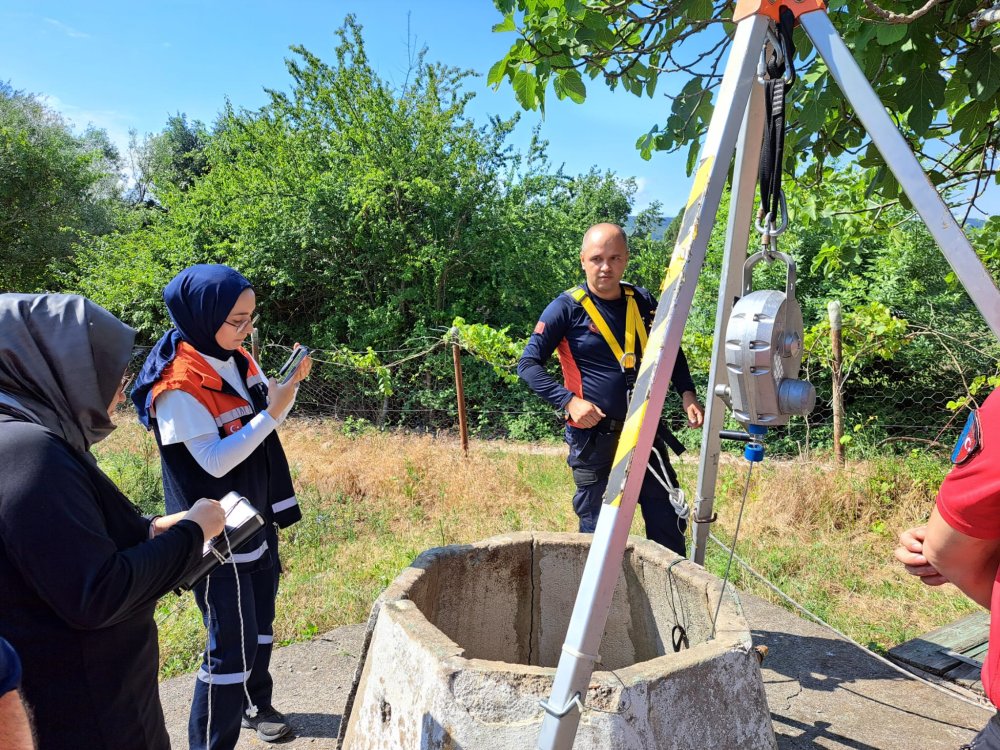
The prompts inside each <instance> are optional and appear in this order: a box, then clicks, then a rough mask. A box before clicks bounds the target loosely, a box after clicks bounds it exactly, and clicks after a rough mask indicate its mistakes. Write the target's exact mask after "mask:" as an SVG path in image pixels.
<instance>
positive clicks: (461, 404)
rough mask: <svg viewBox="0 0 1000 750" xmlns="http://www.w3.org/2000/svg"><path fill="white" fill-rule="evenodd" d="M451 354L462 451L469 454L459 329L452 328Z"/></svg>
mask: <svg viewBox="0 0 1000 750" xmlns="http://www.w3.org/2000/svg"><path fill="white" fill-rule="evenodd" d="M451 356H452V358H453V359H454V360H455V397H456V398H457V399H458V434H459V435H460V436H461V438H462V452H464V453H465V455H466V456H468V455H469V424H468V421H467V420H466V417H465V389H464V388H463V386H462V347H461V346H459V343H458V329H457V328H452V329H451Z"/></svg>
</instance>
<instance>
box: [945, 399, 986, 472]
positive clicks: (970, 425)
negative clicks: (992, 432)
mask: <svg viewBox="0 0 1000 750" xmlns="http://www.w3.org/2000/svg"><path fill="white" fill-rule="evenodd" d="M982 447H983V435H982V430H981V429H980V427H979V412H978V411H973V412H972V413H971V414H969V418H968V419H967V420H966V422H965V428H964V429H963V430H962V434H961V435H959V437H958V442H957V443H956V444H955V450H953V451H952V452H951V462H952V463H953V464H955V465H956V466H958V465H961V464H964V463H965V462H967V461H968V460H969V459H970V458H972V457H973V456H974V455H976V454H977V453H979V451H980V449H981V448H982Z"/></svg>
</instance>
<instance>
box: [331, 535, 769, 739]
mask: <svg viewBox="0 0 1000 750" xmlns="http://www.w3.org/2000/svg"><path fill="white" fill-rule="evenodd" d="M590 541H591V537H590V536H589V535H582V534H541V533H537V534H532V533H521V534H510V535H505V536H498V537H493V538H492V539H487V540H485V541H483V542H478V543H476V544H472V545H458V546H451V547H441V548H437V549H431V550H428V551H427V552H424V553H423V554H421V555H420V556H419V557H418V558H417V559H416V560H414V562H413V564H412V565H411V566H410V567H409V568H407V569H406V570H404V571H403V572H402V573H401V574H400V575H399V577H398V578H396V580H395V581H393V583H392V584H390V586H389V587H388V588H387V589H386V590H385V591H384V592H383V594H382V596H381V597H379V600H378V601H377V602H376V604H375V606H374V607H373V608H372V615H371V617H370V618H369V621H368V632H367V634H366V637H365V646H364V651H363V653H362V655H361V658H360V661H359V666H358V670H357V673H356V675H355V679H354V685H353V687H352V691H351V695H350V697H349V699H348V704H347V708H346V710H345V712H344V718H343V720H342V722H341V731H340V734H341V736H340V741H341V747H342V748H344V749H345V750H367V749H371V750H432V749H440V750H445V749H447V750H511V749H512V748H517V749H518V750H521V749H526V750H528V749H530V748H534V747H536V743H537V739H538V731H539V728H540V727H541V722H542V716H543V711H542V709H541V707H540V706H539V705H538V701H539V700H540V699H546V698H548V697H549V691H550V690H551V687H552V680H553V677H554V675H555V667H556V664H557V662H558V659H559V653H560V650H561V648H562V643H563V639H564V637H565V634H566V629H567V627H568V625H569V618H570V614H571V613H572V610H573V604H574V601H575V599H576V591H577V588H578V587H579V584H580V578H581V576H582V574H583V568H584V563H585V562H586V559H587V553H588V551H589V549H590ZM721 592H722V582H721V581H720V580H719V579H718V578H716V577H715V576H712V575H710V574H708V573H706V572H705V571H704V570H703V569H702V568H701V567H699V566H697V565H695V564H694V563H691V562H689V561H687V560H684V559H683V558H678V557H677V556H676V555H675V554H674V553H672V552H670V551H669V550H666V549H665V548H663V547H661V546H659V545H658V544H655V543H653V542H649V541H646V540H644V539H638V538H630V540H629V544H628V547H627V549H626V552H625V559H624V564H623V566H622V571H621V573H620V574H619V576H618V584H617V587H616V589H615V594H614V600H613V602H612V606H611V612H610V615H609V617H608V624H607V628H606V630H605V633H604V638H603V640H602V642H601V652H600V653H601V659H602V662H601V664H600V665H599V666H598V669H597V671H595V672H594V675H593V678H592V679H591V683H590V687H589V689H588V691H587V695H586V696H585V700H584V703H585V704H586V706H587V708H586V710H585V711H584V712H583V715H582V717H581V720H580V725H579V730H578V732H577V737H576V743H575V745H574V748H576V750H620V749H621V750H623V749H625V748H628V749H630V750H632V749H634V750H647V749H652V748H656V749H657V750H668V749H670V748H674V749H676V750H703V749H704V748H724V749H725V750H740V749H742V748H746V749H748V750H749V749H752V750H765V749H767V748H776V747H777V745H776V743H775V739H774V734H773V732H772V729H771V720H770V714H769V711H768V707H767V702H766V699H765V696H764V687H763V683H762V680H761V675H760V667H759V663H758V660H757V657H756V654H755V652H754V651H753V650H752V648H751V641H750V633H749V629H748V627H747V623H746V621H745V620H744V617H743V612H742V609H741V607H740V604H739V600H738V598H737V597H736V595H735V593H734V592H733V590H732V588H731V587H727V588H726V593H725V596H724V598H723V602H722V607H721V610H720V612H719V617H718V622H717V627H716V633H715V637H714V638H710V637H709V636H710V634H711V629H712V617H713V615H714V614H715V608H716V605H717V604H718V602H719V597H720V594H721ZM677 625H680V626H681V627H683V629H684V632H685V634H686V636H687V641H688V644H689V645H688V647H686V648H685V647H682V648H681V650H680V651H678V652H676V653H675V652H674V649H673V646H672V636H673V633H674V629H675V626H677Z"/></svg>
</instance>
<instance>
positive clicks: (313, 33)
mask: <svg viewBox="0 0 1000 750" xmlns="http://www.w3.org/2000/svg"><path fill="white" fill-rule="evenodd" d="M348 13H354V14H355V15H356V16H357V17H358V20H359V21H360V23H361V24H362V25H363V27H364V35H365V41H366V48H367V50H368V54H369V57H370V59H371V60H372V62H373V64H374V65H375V67H376V68H377V69H378V71H379V73H380V74H381V75H382V77H383V78H386V79H388V80H390V81H397V82H399V81H402V80H403V78H404V76H405V74H406V70H407V62H408V59H409V51H408V39H409V40H410V42H411V44H412V45H415V46H416V47H417V48H419V47H423V46H426V47H427V48H428V51H429V52H428V54H429V59H431V60H437V61H440V62H444V63H447V64H448V65H452V66H456V67H461V68H470V69H473V70H475V71H477V72H479V73H481V74H482V76H481V77H480V78H478V79H474V80H471V81H470V82H469V88H470V89H471V90H473V91H475V92H476V94H477V96H476V98H475V100H474V101H473V102H472V104H471V105H470V108H469V110H468V112H469V114H470V115H471V116H472V117H473V118H474V119H476V120H477V121H478V122H485V121H486V117H487V116H488V115H490V114H499V115H503V116H509V115H511V114H513V113H514V112H517V111H519V108H518V107H517V105H516V103H515V101H514V96H513V92H512V91H511V90H510V88H509V86H507V85H506V84H505V85H503V86H502V87H501V88H500V90H499V91H496V92H495V91H493V90H491V89H489V88H487V86H486V81H485V74H486V72H487V71H488V70H489V68H490V66H491V65H492V64H493V63H494V62H495V61H496V60H497V59H499V58H500V57H502V56H503V55H504V53H505V52H506V50H507V47H508V46H509V45H510V43H511V42H512V41H513V39H514V36H513V35H512V34H495V33H493V32H492V31H491V29H492V26H493V24H494V23H497V22H499V21H500V20H501V17H500V15H499V14H498V13H497V11H496V10H495V9H494V7H493V4H492V2H491V0H378V1H375V0H371V1H369V2H358V1H357V0H355V1H354V2H344V1H342V0H327V1H326V2H319V1H318V0H312V1H308V0H286V1H285V2H271V1H268V0H243V1H242V2H239V3H236V2H230V1H229V0H200V1H198V2H194V1H192V0H173V1H172V2H148V3H136V2H130V3H124V2H119V1H118V0H114V1H112V2H97V3H82V2H79V1H77V2H69V1H68V0H63V1H61V2H57V1H54V0H51V1H50V0H36V1H34V2H32V1H30V0H5V2H4V3H3V6H2V8H0V80H9V81H10V83H11V84H12V85H13V86H14V87H15V88H17V89H21V90H24V91H28V92H31V93H35V94H39V95H42V96H44V97H47V100H48V102H49V104H50V105H51V106H53V107H55V108H56V109H57V110H59V111H60V112H61V113H62V114H63V115H64V116H65V117H66V118H68V119H69V120H70V121H72V122H73V123H74V125H76V126H77V127H79V128H82V127H85V126H86V125H87V124H88V123H92V124H93V125H95V126H97V127H100V128H103V129H105V130H106V131H107V132H108V133H109V134H110V135H111V137H112V139H113V140H115V142H116V143H118V144H120V145H121V146H124V144H125V143H127V140H128V131H129V129H131V128H134V129H136V130H138V131H139V132H140V133H148V132H157V131H159V130H160V129H162V127H163V126H164V124H165V122H166V119H167V117H168V116H169V115H171V114H174V113H176V112H182V113H185V114H187V115H188V117H189V118H191V119H198V120H202V121H203V122H205V123H208V124H211V123H212V122H213V121H214V119H215V116H216V114H217V113H218V112H219V110H220V109H221V107H222V106H223V103H224V101H225V99H226V98H227V97H228V98H229V100H230V101H231V102H232V103H233V104H234V105H235V106H237V107H247V108H256V107H259V106H261V105H262V104H264V103H265V102H266V100H267V97H266V95H265V93H264V88H265V87H268V88H278V89H284V88H287V87H288V85H289V76H288V74H287V72H286V70H285V64H284V59H285V58H286V57H287V56H288V55H289V54H290V53H289V50H288V48H289V46H290V45H293V44H302V45H305V46H306V47H307V48H308V49H309V50H310V51H311V52H313V53H314V54H317V55H319V56H320V57H321V58H323V59H327V60H332V58H333V48H334V46H335V43H336V39H335V36H334V32H335V30H336V29H337V28H339V27H340V26H341V24H342V23H343V20H344V17H345V15H346V14H348ZM684 82H685V81H684V80H682V79H678V80H675V81H668V82H667V83H666V84H665V86H664V85H661V91H660V92H657V94H656V95H655V96H654V97H653V98H642V99H639V98H637V97H634V96H632V95H630V94H627V93H625V92H622V91H619V92H616V93H612V92H610V91H608V90H607V89H606V88H605V87H604V86H603V85H601V84H599V83H597V82H589V81H588V84H589V85H588V96H587V100H586V102H585V103H584V104H582V105H576V104H573V103H571V102H569V101H562V102H560V101H558V100H556V98H555V96H554V95H552V94H551V92H550V96H549V97H548V102H547V111H546V117H545V119H544V121H542V120H541V118H540V116H539V114H538V113H537V112H526V113H523V114H522V119H521V124H520V125H519V127H518V130H517V131H516V133H515V136H514V138H513V140H512V143H513V144H514V145H515V146H517V147H518V148H520V149H522V150H523V149H524V148H525V147H526V145H527V143H528V141H529V140H530V136H531V129H532V126H533V125H535V124H538V123H539V122H541V132H542V136H543V137H544V138H546V139H547V140H548V141H549V144H550V146H549V155H550V157H551V159H552V161H553V162H554V163H555V164H556V165H560V164H563V165H565V169H566V171H567V172H569V173H571V174H576V173H579V172H584V171H586V170H587V169H589V168H590V167H591V166H592V165H596V166H597V167H599V168H601V169H611V170H613V171H614V172H616V173H617V174H618V175H619V176H622V177H627V176H631V177H635V178H636V180H637V183H638V185H639V193H638V195H637V197H636V208H637V209H640V208H643V207H645V206H646V205H648V203H649V202H650V201H653V200H658V201H660V202H661V203H662V204H663V210H664V213H665V214H666V215H668V216H670V215H673V214H675V213H677V212H678V211H679V210H680V209H681V207H683V205H684V202H685V200H686V198H687V195H688V192H689V190H690V180H689V179H688V177H687V176H686V175H685V171H684V161H685V159H684V155H683V154H664V153H659V154H654V156H653V159H652V160H651V161H648V162H646V161H643V160H642V159H641V158H640V157H639V154H638V152H637V151H636V150H635V147H634V144H635V141H636V138H638V137H639V135H641V134H642V133H644V132H646V130H648V128H649V127H650V126H651V125H653V124H654V123H657V122H662V121H663V119H664V118H665V116H666V114H667V111H668V108H669V100H668V99H666V97H665V96H664V95H663V92H664V91H674V92H675V91H677V90H679V89H680V87H681V86H682V85H683V84H684ZM991 193H992V195H991V196H990V198H991V200H989V201H987V202H986V205H989V207H990V208H991V209H992V210H994V211H995V212H1000V190H997V189H995V188H993V189H992V190H991Z"/></svg>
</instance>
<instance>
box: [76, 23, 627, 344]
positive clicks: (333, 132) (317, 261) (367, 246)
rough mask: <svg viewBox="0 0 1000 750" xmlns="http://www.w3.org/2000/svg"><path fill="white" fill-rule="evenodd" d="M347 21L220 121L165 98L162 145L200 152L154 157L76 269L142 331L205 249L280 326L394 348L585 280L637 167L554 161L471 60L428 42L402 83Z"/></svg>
mask: <svg viewBox="0 0 1000 750" xmlns="http://www.w3.org/2000/svg"><path fill="white" fill-rule="evenodd" d="M339 38H340V42H339V44H338V46H337V48H336V50H335V52H334V59H333V60H332V62H330V63H327V62H325V61H324V60H322V59H321V58H320V57H318V56H317V55H315V54H313V53H311V52H310V51H309V50H306V49H305V48H302V47H295V48H293V50H292V51H293V55H292V57H290V58H289V59H288V61H287V67H288V72H289V75H290V78H291V83H290V86H289V87H288V88H287V90H280V91H279V90H274V91H270V97H271V101H270V103H269V104H268V105H267V106H264V107H262V108H260V109H259V110H253V111H249V110H239V109H235V108H233V107H226V108H225V110H224V111H223V112H222V113H221V115H220V116H219V118H218V120H217V122H216V124H215V126H214V128H213V131H212V132H211V133H205V132H204V131H203V130H202V129H201V127H200V126H198V125H197V124H195V125H194V126H193V127H192V126H189V125H188V124H187V121H186V120H185V119H184V118H183V116H178V117H175V118H171V121H170V122H169V123H168V127H167V129H166V130H165V131H164V133H163V134H161V135H160V136H157V137H155V138H152V139H150V141H149V142H150V143H151V144H152V145H153V147H151V149H150V150H151V151H155V149H156V147H158V145H157V144H164V143H169V144H171V146H170V148H168V149H166V151H167V153H169V154H171V155H172V161H170V160H168V161H169V163H171V164H175V165H176V164H177V163H178V157H185V158H186V157H187V156H189V155H191V154H194V155H196V156H197V157H198V161H197V162H196V167H194V168H185V169H183V170H181V169H179V168H175V169H174V171H173V172H171V171H170V170H167V169H165V168H162V167H160V168H157V167H156V160H155V159H152V160H150V161H151V164H150V167H149V172H150V173H151V174H153V175H159V176H154V178H153V179H152V180H151V184H152V185H153V193H154V194H155V196H156V201H157V206H156V207H155V208H144V207H142V206H139V207H138V208H137V209H136V210H135V211H133V212H132V215H131V216H130V217H129V219H128V220H127V221H126V223H125V224H124V225H123V226H122V228H121V230H120V231H119V232H117V233H115V234H114V235H111V236H108V237H100V238H95V239H93V240H91V241H89V242H88V243H86V245H85V246H84V247H83V248H81V250H80V252H79V254H78V268H79V274H78V279H79V288H80V289H82V290H83V291H85V292H87V293H89V294H91V295H93V296H94V297H95V298H96V299H98V300H101V301H103V302H106V303H107V304H108V305H109V306H110V307H111V309H113V310H114V311H115V312H116V313H119V314H121V315H122V316H124V317H125V318H126V319H128V320H130V321H131V322H132V323H133V324H135V325H137V326H138V327H139V328H140V329H141V330H142V331H143V332H144V333H145V334H146V335H147V336H152V335H154V334H155V333H156V331H157V330H159V329H160V328H161V327H162V326H163V325H164V320H163V313H162V303H161V302H160V299H159V293H160V290H161V289H162V287H163V284H164V283H165V282H166V281H167V280H168V279H169V278H170V276H171V275H172V274H173V273H175V272H176V271H177V270H179V269H180V268H182V267H183V266H185V265H187V264H190V263H194V262H205V261H207V262H227V263H230V264H232V265H234V266H236V267H237V268H239V269H240V270H241V271H242V272H244V273H245V274H246V275H247V276H248V277H249V278H251V279H252V280H253V281H254V283H255V285H256V287H257V290H258V297H259V300H260V305H261V309H262V311H263V313H264V316H265V320H266V321H267V322H266V323H265V325H264V331H265V334H266V335H267V336H268V337H269V338H270V339H271V340H277V341H282V340H284V341H291V340H303V341H309V342H310V343H312V344H313V345H315V346H319V347H334V346H337V345H340V344H349V345H350V346H352V347H353V348H356V349H361V350H363V349H365V348H366V347H368V346H372V347H376V348H382V349H384V348H387V347H392V346H397V345H400V344H402V343H404V342H406V341H408V340H410V339H411V338H417V339H419V338H420V337H421V336H424V335H427V332H428V331H429V330H431V329H434V328H436V327H441V328H442V329H443V328H444V327H449V326H450V324H451V321H452V320H453V319H454V318H456V317H464V318H466V319H468V320H475V321H479V322H482V323H486V324H492V325H511V326H513V327H514V328H515V329H520V330H528V329H530V326H532V325H533V324H534V321H535V319H536V316H537V315H538V312H539V310H540V309H541V308H542V307H543V306H544V305H545V304H546V302H547V301H548V300H549V299H551V297H552V296H553V289H555V290H559V289H562V288H565V287H568V286H570V285H572V284H573V283H575V282H576V281H577V277H578V276H579V263H578V260H577V257H576V256H577V248H578V247H579V242H580V237H582V235H583V232H584V231H585V230H586V228H587V227H588V226H589V225H590V224H592V223H594V222H597V221H614V222H618V223H624V222H625V220H626V219H627V217H628V215H629V213H630V210H631V202H632V198H633V196H634V194H635V190H636V188H635V183H634V181H631V180H620V179H619V178H617V177H616V176H615V175H614V174H612V173H608V172H600V171H598V170H596V169H594V170H592V171H590V172H588V173H586V174H582V175H575V176H571V175H567V174H564V173H563V172H562V171H561V170H555V169H553V168H552V166H551V164H550V162H549V160H548V158H547V156H546V145H545V143H544V142H543V141H541V140H539V139H538V138H537V136H536V137H535V138H534V140H533V142H532V144H531V145H530V147H529V148H528V150H527V151H526V152H525V153H517V152H515V151H513V150H512V149H511V147H510V146H509V145H508V143H507V140H508V136H509V135H510V133H511V130H512V129H513V128H514V127H515V125H516V120H509V121H506V120H501V119H493V120H491V121H490V122H489V123H487V124H485V125H477V124H476V123H474V122H473V121H472V120H471V119H469V118H468V117H467V116H466V114H465V108H466V105H467V103H468V101H469V99H470V97H471V96H472V94H471V93H469V92H467V91H466V90H465V88H464V84H465V82H466V80H467V79H468V77H469V75H470V73H468V72H465V71H460V70H456V69H453V68H449V67H445V66H442V65H438V64H432V63H428V62H426V61H425V59H424V57H423V56H422V55H421V56H418V58H417V59H416V61H415V63H414V65H413V69H412V70H411V71H410V72H409V74H408V76H407V78H406V81H405V83H404V84H403V85H401V86H399V87H394V86H392V85H390V84H389V83H388V82H386V81H385V80H383V79H381V78H380V77H379V76H378V75H377V73H376V72H375V70H374V68H373V67H372V65H371V63H370V61H369V59H368V57H367V54H366V52H365V48H364V43H363V39H362V35H361V29H360V28H359V27H358V26H357V25H356V24H355V23H354V21H353V19H348V21H347V23H346V24H345V25H344V27H343V28H342V29H341V30H340V32H339ZM188 143H191V144H193V145H191V146H190V147H189V146H188V145H187V144H188ZM173 174H185V175H190V176H191V178H190V179H188V180H185V181H182V180H180V179H177V178H174V177H171V176H170V175H173ZM162 175H167V178H166V179H163V178H162ZM540 271H543V272H540ZM435 335H436V334H435Z"/></svg>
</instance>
